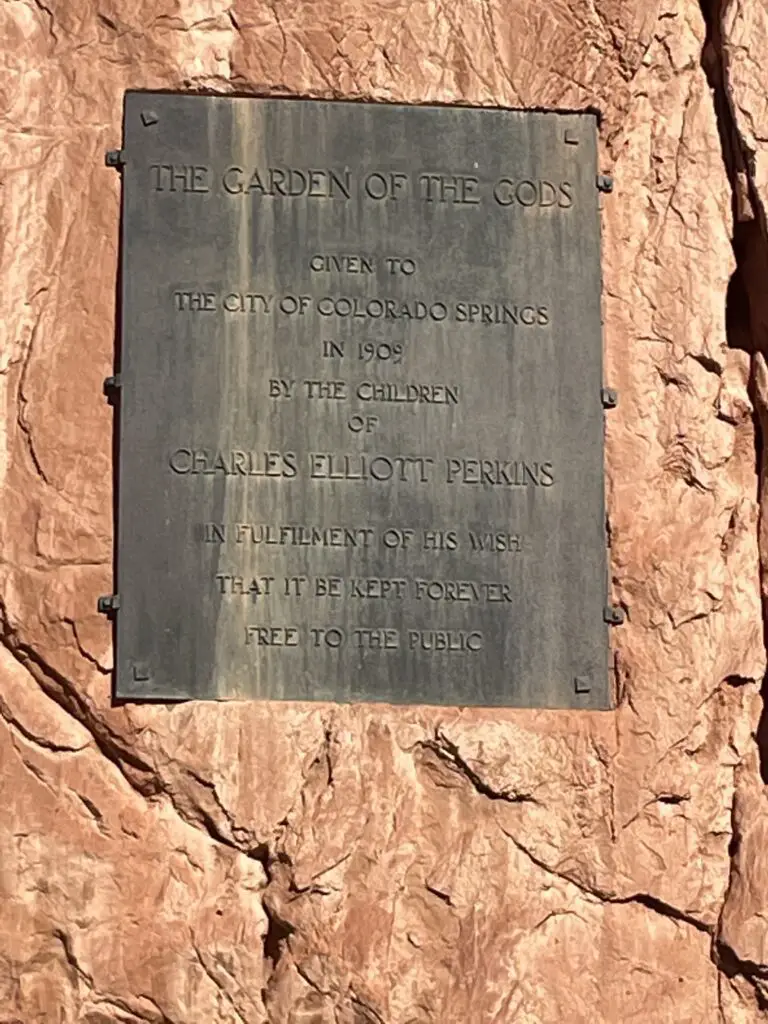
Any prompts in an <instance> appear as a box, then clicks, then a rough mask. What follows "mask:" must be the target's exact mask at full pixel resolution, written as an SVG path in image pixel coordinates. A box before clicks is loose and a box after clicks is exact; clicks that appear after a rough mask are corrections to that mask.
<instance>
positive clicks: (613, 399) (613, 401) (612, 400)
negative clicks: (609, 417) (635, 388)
mask: <svg viewBox="0 0 768 1024" xmlns="http://www.w3.org/2000/svg"><path fill="white" fill-rule="evenodd" d="M600 399H601V401H602V403H603V408H604V409H615V408H616V406H617V405H618V404H619V393H618V391H617V390H616V389H615V388H601V389H600Z"/></svg>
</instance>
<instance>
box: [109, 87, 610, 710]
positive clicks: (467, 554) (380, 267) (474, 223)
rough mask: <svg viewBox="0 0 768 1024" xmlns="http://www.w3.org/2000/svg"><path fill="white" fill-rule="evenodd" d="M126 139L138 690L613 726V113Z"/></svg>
mask: <svg viewBox="0 0 768 1024" xmlns="http://www.w3.org/2000/svg"><path fill="white" fill-rule="evenodd" d="M124 131H125V136H124V148H123V150H122V153H121V154H120V159H121V160H122V162H123V164H124V166H123V239H122V354H121V365H120V367H119V370H120V399H119V421H120V427H119V445H120V457H119V481H118V483H119V509H118V548H117V587H116V590H117V593H118V595H119V601H120V606H119V610H118V612H117V682H116V692H117V695H118V696H119V697H123V698H166V699H174V698H184V697H258V698H290V699H302V700H304V699H312V700H338V701H353V700H354V701H357V700H367V701H392V702H406V703H427V704H451V705H457V704H458V705H462V704H467V705H517V706H530V707H539V706H542V707H544V706H549V707H578V708H605V707H609V706H610V697H609V684H608V672H607V635H606V634H607V627H606V625H605V622H604V605H605V602H606V551H605V531H604V511H603V500H604V497H603V410H602V406H601V385H602V380H601V321H600V236H599V214H598V197H599V192H598V188H597V181H596V175H597V160H596V122H595V117H594V116H593V115H592V114H561V113H554V112H552V113H534V112H522V111H504V110H482V109H470V108H458V107H440V108H437V107H404V106H384V105H373V104H358V103H334V102H317V101H304V100H274V99H233V98H226V97H221V98H214V97H196V96H184V95H169V94H153V93H128V94H127V95H126V99H125V127H124Z"/></svg>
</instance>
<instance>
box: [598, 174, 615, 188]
mask: <svg viewBox="0 0 768 1024" xmlns="http://www.w3.org/2000/svg"><path fill="white" fill-rule="evenodd" d="M597 187H598V189H599V190H600V191H601V192H613V178H612V177H611V176H610V174H598V176H597Z"/></svg>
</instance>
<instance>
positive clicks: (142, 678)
mask: <svg viewBox="0 0 768 1024" xmlns="http://www.w3.org/2000/svg"><path fill="white" fill-rule="evenodd" d="M151 678H152V673H151V672H150V671H149V665H147V663H146V662H145V661H137V662H134V665H133V681H134V683H147V682H149V680H150V679H151Z"/></svg>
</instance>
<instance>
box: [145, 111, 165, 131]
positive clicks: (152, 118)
mask: <svg viewBox="0 0 768 1024" xmlns="http://www.w3.org/2000/svg"><path fill="white" fill-rule="evenodd" d="M159 120H160V118H159V117H158V116H157V114H156V113H155V112H154V110H142V112H141V123H142V124H143V125H144V127H145V128H149V126H150V125H153V124H157V122H158V121H159Z"/></svg>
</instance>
